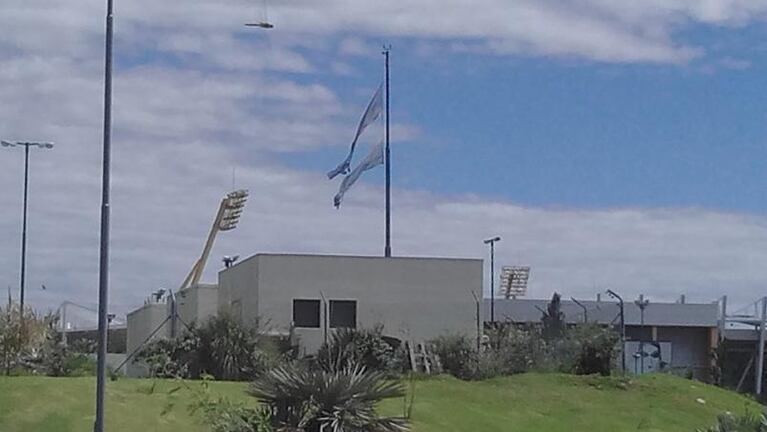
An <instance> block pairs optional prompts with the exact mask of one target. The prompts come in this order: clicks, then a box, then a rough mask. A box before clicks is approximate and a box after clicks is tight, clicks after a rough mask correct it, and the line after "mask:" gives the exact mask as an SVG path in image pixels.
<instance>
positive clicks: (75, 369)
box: [0, 301, 95, 377]
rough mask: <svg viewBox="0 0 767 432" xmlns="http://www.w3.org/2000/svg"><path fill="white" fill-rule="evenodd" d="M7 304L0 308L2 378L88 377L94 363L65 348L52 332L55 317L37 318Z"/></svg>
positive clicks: (54, 331)
mask: <svg viewBox="0 0 767 432" xmlns="http://www.w3.org/2000/svg"><path fill="white" fill-rule="evenodd" d="M24 309H25V310H24V314H23V325H22V313H21V307H20V305H19V304H18V303H15V302H12V301H9V302H8V303H7V304H6V305H5V306H4V307H0V367H2V370H3V372H4V373H5V375H12V374H13V375H26V374H34V375H48V376H55V377H60V376H84V375H92V374H93V373H94V370H95V362H94V361H93V359H91V358H90V357H89V356H88V355H87V353H85V352H81V351H78V346H66V345H65V344H64V343H63V341H62V338H61V335H60V334H59V332H58V331H57V330H56V325H57V323H58V316H57V315H56V314H53V313H49V314H46V315H41V314H38V313H36V312H35V311H34V310H32V309H31V308H27V307H25V308H24Z"/></svg>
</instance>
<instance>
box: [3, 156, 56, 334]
mask: <svg viewBox="0 0 767 432" xmlns="http://www.w3.org/2000/svg"><path fill="white" fill-rule="evenodd" d="M0 144H2V146H3V147H11V148H12V147H24V204H23V207H24V210H23V216H22V222H21V276H20V282H19V291H20V293H19V306H20V308H21V315H20V316H21V321H20V323H21V332H22V334H23V332H24V291H25V287H26V273H27V197H28V195H29V148H30V147H36V148H40V149H51V148H53V143H49V142H35V141H33V142H24V141H14V142H10V141H0Z"/></svg>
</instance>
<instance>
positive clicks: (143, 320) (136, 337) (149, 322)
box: [126, 303, 170, 376]
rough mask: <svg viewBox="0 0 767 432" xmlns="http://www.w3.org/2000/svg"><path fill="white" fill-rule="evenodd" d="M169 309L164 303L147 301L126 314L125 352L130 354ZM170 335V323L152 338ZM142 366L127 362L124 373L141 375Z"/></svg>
mask: <svg viewBox="0 0 767 432" xmlns="http://www.w3.org/2000/svg"><path fill="white" fill-rule="evenodd" d="M168 313H169V309H168V305H167V304H165V303H149V304H146V305H144V306H142V307H141V308H140V309H136V310H135V311H133V312H131V313H129V314H128V342H127V353H128V355H130V354H131V353H132V352H133V351H134V350H135V349H136V348H138V347H139V346H140V345H141V343H142V342H144V341H145V340H146V338H148V337H149V335H150V334H152V332H153V331H154V330H155V329H156V328H157V327H158V326H159V325H160V324H162V322H163V321H165V318H167V317H168ZM161 337H165V338H167V337H170V323H169V322H168V323H166V324H165V325H163V326H162V327H161V328H160V330H159V331H158V332H157V333H156V334H155V336H154V338H161ZM142 371H143V368H142V367H140V366H139V365H136V364H135V362H133V361H130V362H128V365H127V369H126V375H128V376H141V375H142Z"/></svg>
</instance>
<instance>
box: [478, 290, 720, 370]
mask: <svg viewBox="0 0 767 432" xmlns="http://www.w3.org/2000/svg"><path fill="white" fill-rule="evenodd" d="M549 301H550V300H532V299H496V300H495V317H496V321H499V322H503V321H511V322H514V323H540V322H541V317H542V312H541V310H546V306H547V305H548V303H549ZM580 303H581V305H578V304H577V303H575V302H573V301H568V300H562V303H561V311H562V312H563V313H564V315H565V321H566V322H567V323H568V324H576V323H582V322H585V321H586V320H588V322H592V323H599V324H612V325H618V324H619V323H620V307H619V306H618V303H616V302H614V301H601V300H600V301H580ZM489 310H490V301H489V300H486V301H485V317H488V316H489V315H490V314H489ZM624 320H625V324H626V340H627V343H626V347H625V350H626V369H627V370H628V371H630V372H637V373H638V372H641V370H640V369H641V366H640V364H641V361H640V359H639V353H640V350H639V346H640V343H639V342H640V341H642V342H644V344H643V345H644V351H645V352H646V353H647V354H648V356H646V357H645V361H644V372H653V371H657V370H659V369H660V367H661V364H660V363H661V362H663V363H664V369H666V370H668V369H670V370H676V371H679V372H686V371H690V372H692V373H693V374H694V376H695V377H696V378H700V379H706V378H707V377H708V374H709V371H710V368H711V352H712V350H713V349H714V348H716V346H717V343H718V340H719V332H718V326H719V307H718V305H717V303H702V304H692V303H655V302H650V303H649V304H648V305H647V307H646V308H645V311H644V319H643V317H642V311H641V310H640V308H639V307H638V306H637V305H636V304H635V303H634V302H633V301H628V300H626V303H625V305H624ZM656 344H657V345H656ZM656 351H658V353H657V354H656V355H658V357H654V356H653V354H655V352H656Z"/></svg>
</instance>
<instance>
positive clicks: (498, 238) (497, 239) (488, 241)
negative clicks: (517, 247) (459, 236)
mask: <svg viewBox="0 0 767 432" xmlns="http://www.w3.org/2000/svg"><path fill="white" fill-rule="evenodd" d="M497 241H501V238H500V237H498V236H495V237H493V238H489V239H487V240H485V244H490V243H495V242H497Z"/></svg>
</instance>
